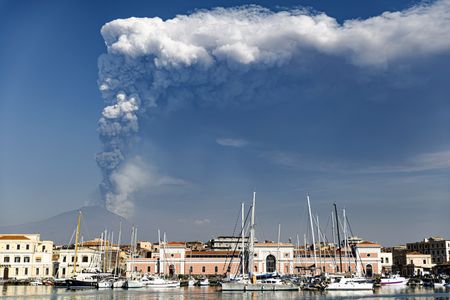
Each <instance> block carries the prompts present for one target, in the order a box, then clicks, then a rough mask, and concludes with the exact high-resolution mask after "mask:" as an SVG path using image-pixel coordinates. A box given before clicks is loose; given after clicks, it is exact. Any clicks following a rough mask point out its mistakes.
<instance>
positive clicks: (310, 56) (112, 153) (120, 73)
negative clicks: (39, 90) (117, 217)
mask: <svg viewBox="0 0 450 300" xmlns="http://www.w3.org/2000/svg"><path fill="white" fill-rule="evenodd" d="M448 28H450V1H448V0H446V1H437V2H434V3H431V4H424V5H419V6H416V7H413V8H410V9H408V10H405V11H401V12H386V13H383V14H382V15H380V16H377V17H373V18H370V19H366V20H350V21H346V22H344V23H343V24H339V23H338V22H337V21H336V20H335V19H334V18H332V17H329V16H327V15H325V14H311V13H309V12H307V11H303V10H291V11H279V12H272V11H269V10H267V9H264V8H261V7H257V6H249V7H238V8H231V9H223V8H218V9H214V10H210V11H199V12H196V13H193V14H191V15H180V16H177V17H175V18H173V19H169V20H165V21H164V20H162V19H160V18H157V17H155V18H129V19H119V20H114V21H112V22H109V23H107V24H105V25H104V26H103V28H102V30H101V33H102V35H103V38H104V40H105V42H106V46H107V53H106V54H103V55H101V56H100V58H99V63H98V64H99V87H100V91H101V92H102V95H103V97H104V98H105V103H106V107H105V108H104V110H103V113H102V117H101V118H100V120H99V129H98V130H99V134H100V138H101V141H102V143H103V149H102V151H101V153H99V154H98V156H97V162H98V165H99V166H100V168H101V170H102V173H103V182H102V184H101V190H102V194H103V196H104V199H105V201H106V205H107V207H108V208H109V209H111V210H112V211H115V212H118V213H120V214H123V215H129V214H130V213H131V211H132V201H131V198H132V195H133V192H134V191H135V190H136V189H139V188H140V187H141V186H142V185H146V184H148V185H151V184H152V183H151V181H152V180H156V181H157V180H158V179H157V178H156V177H155V176H153V177H152V176H150V177H148V176H146V175H145V174H144V173H140V172H134V171H135V168H136V167H137V166H138V165H139V163H137V162H136V161H134V160H131V161H130V158H129V157H128V156H129V154H128V153H129V152H130V148H131V147H133V144H134V143H135V142H134V139H135V137H136V136H137V135H138V133H139V123H140V118H141V117H142V116H144V115H145V116H151V115H152V114H155V113H158V112H160V111H162V110H165V111H170V110H173V109H177V108H179V107H183V106H185V105H191V104H193V103H195V104H196V105H205V106H208V105H212V106H219V107H221V106H231V107H233V106H237V105H248V104H255V103H264V102H266V101H270V102H272V103H273V101H281V99H282V98H283V97H282V95H283V87H282V84H281V83H283V84H284V83H285V84H286V85H288V86H289V82H290V86H291V87H293V86H296V87H297V88H299V89H302V88H303V87H305V86H306V85H307V84H303V85H302V81H303V80H305V78H308V74H309V72H310V70H312V69H314V68H318V67H320V65H321V63H320V62H321V61H322V60H326V61H330V60H335V61H340V62H344V63H346V64H349V65H352V66H353V67H354V68H355V69H366V70H367V69H369V70H385V69H389V68H390V65H391V64H395V63H397V62H401V61H404V60H408V59H411V58H418V57H426V56H427V55H431V54H439V53H442V52H446V51H448V50H449V49H450V31H449V30H448ZM305 88H306V87H305ZM274 90H277V92H276V93H275V92H273V91H274ZM271 91H272V94H271ZM271 95H272V96H271ZM130 164H131V166H130ZM130 172H131V173H132V174H133V175H131V174H130ZM160 184H164V182H162V183H161V182H160Z"/></svg>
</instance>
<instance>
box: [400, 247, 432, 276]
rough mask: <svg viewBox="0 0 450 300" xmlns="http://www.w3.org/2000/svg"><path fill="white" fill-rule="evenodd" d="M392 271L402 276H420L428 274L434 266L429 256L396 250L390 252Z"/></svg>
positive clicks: (405, 250)
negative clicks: (392, 262) (392, 263)
mask: <svg viewBox="0 0 450 300" xmlns="http://www.w3.org/2000/svg"><path fill="white" fill-rule="evenodd" d="M392 258H393V261H394V265H393V267H392V268H393V271H394V272H396V273H400V274H401V275H402V276H406V277H411V276H420V275H426V274H430V273H431V270H432V268H433V266H434V264H433V263H432V262H431V254H422V253H420V252H410V251H408V250H407V249H396V250H394V251H393V252H392Z"/></svg>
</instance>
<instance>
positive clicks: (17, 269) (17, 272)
mask: <svg viewBox="0 0 450 300" xmlns="http://www.w3.org/2000/svg"><path fill="white" fill-rule="evenodd" d="M17 275H19V268H16V276H17Z"/></svg>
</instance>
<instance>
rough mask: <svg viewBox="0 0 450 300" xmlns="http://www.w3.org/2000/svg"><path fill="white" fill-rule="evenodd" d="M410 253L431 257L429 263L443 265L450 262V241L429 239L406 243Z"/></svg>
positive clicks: (440, 238)
mask: <svg viewBox="0 0 450 300" xmlns="http://www.w3.org/2000/svg"><path fill="white" fill-rule="evenodd" d="M406 248H407V250H408V251H410V252H420V253H422V254H430V255H431V263H433V264H443V263H446V262H448V261H450V240H446V239H444V238H442V237H430V238H427V239H424V240H423V241H421V242H415V243H407V244H406Z"/></svg>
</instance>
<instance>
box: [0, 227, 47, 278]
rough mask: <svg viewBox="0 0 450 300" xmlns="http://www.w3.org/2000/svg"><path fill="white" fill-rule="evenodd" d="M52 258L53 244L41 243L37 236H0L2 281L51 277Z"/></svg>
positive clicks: (0, 271) (0, 272)
mask: <svg viewBox="0 0 450 300" xmlns="http://www.w3.org/2000/svg"><path fill="white" fill-rule="evenodd" d="M52 256H53V242H51V241H41V240H40V235H39V234H2V235H0V276H1V278H2V279H4V280H7V279H17V280H21V279H32V278H38V279H43V278H49V277H52V276H53V262H52Z"/></svg>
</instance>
